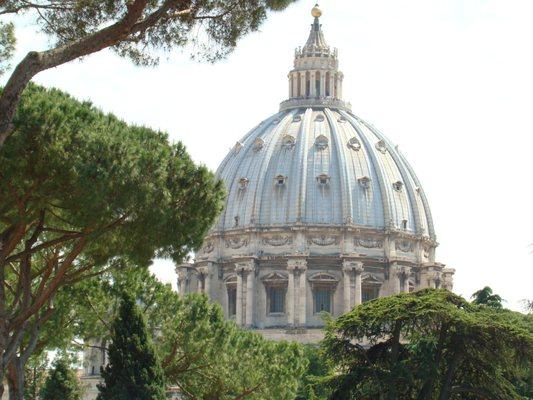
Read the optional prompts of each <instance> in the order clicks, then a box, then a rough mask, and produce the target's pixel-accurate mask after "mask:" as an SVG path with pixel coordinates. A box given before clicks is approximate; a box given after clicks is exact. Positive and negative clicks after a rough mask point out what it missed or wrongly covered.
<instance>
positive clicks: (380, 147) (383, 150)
mask: <svg viewBox="0 0 533 400" xmlns="http://www.w3.org/2000/svg"><path fill="white" fill-rule="evenodd" d="M376 149H377V150H378V151H379V152H380V153H383V154H385V153H386V152H387V146H386V145H385V141H384V140H380V141H379V142H377V143H376Z"/></svg>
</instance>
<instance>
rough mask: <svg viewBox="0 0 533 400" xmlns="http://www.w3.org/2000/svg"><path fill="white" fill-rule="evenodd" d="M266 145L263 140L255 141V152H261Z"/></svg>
mask: <svg viewBox="0 0 533 400" xmlns="http://www.w3.org/2000/svg"><path fill="white" fill-rule="evenodd" d="M264 145H265V141H264V140H263V139H261V138H257V139H255V140H254V145H253V149H254V151H255V152H257V151H259V150H261V149H262V148H263V146H264Z"/></svg>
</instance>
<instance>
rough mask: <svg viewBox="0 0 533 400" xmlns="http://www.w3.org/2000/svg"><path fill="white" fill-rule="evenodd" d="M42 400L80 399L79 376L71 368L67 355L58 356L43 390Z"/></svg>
mask: <svg viewBox="0 0 533 400" xmlns="http://www.w3.org/2000/svg"><path fill="white" fill-rule="evenodd" d="M41 398H42V400H80V399H81V389H80V385H79V381H78V378H77V377H76V374H75V373H74V371H72V369H71V368H70V365H69V362H68V359H67V358H66V357H60V358H58V359H57V360H56V361H55V362H54V365H53V369H52V370H51V371H50V374H49V376H48V378H47V379H46V383H45V384H44V387H43V390H42V392H41Z"/></svg>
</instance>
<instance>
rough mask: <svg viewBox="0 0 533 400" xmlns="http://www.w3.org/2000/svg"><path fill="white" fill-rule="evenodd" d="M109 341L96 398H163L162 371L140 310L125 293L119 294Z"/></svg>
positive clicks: (107, 399)
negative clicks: (116, 312)
mask: <svg viewBox="0 0 533 400" xmlns="http://www.w3.org/2000/svg"><path fill="white" fill-rule="evenodd" d="M111 340H112V343H111V344H110V345H109V349H108V356H109V364H108V365H107V366H106V367H105V368H104V369H103V371H102V378H103V383H102V384H101V385H99V386H98V390H99V392H100V393H99V394H98V400H129V399H136V400H163V399H164V398H165V382H164V378H163V370H162V369H161V365H160V363H159V360H158V358H157V355H156V352H155V349H154V346H153V344H152V341H151V338H150V335H149V333H148V330H147V327H146V323H145V321H144V318H143V316H142V314H141V311H140V310H139V307H137V306H136V304H135V301H134V300H133V298H132V297H130V296H129V295H127V294H124V295H123V296H122V302H121V305H120V310H119V313H118V316H117V318H116V319H115V321H114V323H113V332H112V336H111Z"/></svg>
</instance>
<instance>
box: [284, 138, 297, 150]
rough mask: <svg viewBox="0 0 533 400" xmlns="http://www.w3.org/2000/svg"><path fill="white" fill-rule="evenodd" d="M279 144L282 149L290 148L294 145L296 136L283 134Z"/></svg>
mask: <svg viewBox="0 0 533 400" xmlns="http://www.w3.org/2000/svg"><path fill="white" fill-rule="evenodd" d="M281 145H282V146H283V148H284V149H287V150H292V148H293V147H294V146H295V145H296V138H295V137H294V136H292V135H285V136H283V139H282V143H281Z"/></svg>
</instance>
